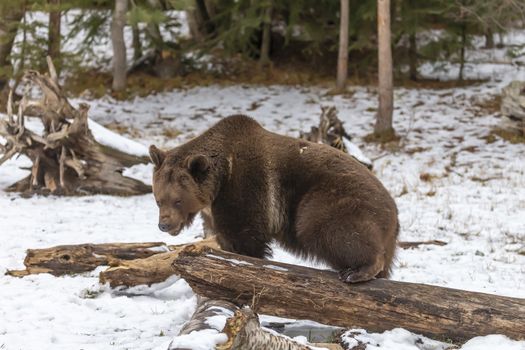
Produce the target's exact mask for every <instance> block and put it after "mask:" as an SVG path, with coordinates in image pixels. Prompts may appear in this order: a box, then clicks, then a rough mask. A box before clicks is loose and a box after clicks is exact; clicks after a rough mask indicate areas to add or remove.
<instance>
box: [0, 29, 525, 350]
mask: <svg viewBox="0 0 525 350" xmlns="http://www.w3.org/2000/svg"><path fill="white" fill-rule="evenodd" d="M518 34H520V35H518ZM518 34H516V33H513V35H514V36H515V37H516V38H517V39H516V40H518V39H519V40H522V39H523V38H525V35H524V33H523V32H522V33H518ZM494 55H495V56H498V55H497V54H494ZM494 55H491V54H489V53H487V54H486V57H491V59H490V60H487V61H490V62H491V63H486V64H485V63H483V61H478V60H474V59H473V60H472V62H473V63H472V64H470V65H469V66H468V67H469V68H468V69H467V70H466V74H467V75H468V76H470V77H475V78H479V77H484V78H490V80H489V81H488V82H485V83H482V84H478V85H474V86H469V87H465V88H457V89H441V90H427V89H419V90H416V89H405V88H398V89H396V90H395V111H394V127H395V129H396V131H397V133H398V134H399V135H400V136H401V138H402V139H401V142H400V144H399V145H398V146H396V147H392V148H389V149H382V148H380V147H379V146H377V145H373V144H367V143H364V142H363V141H362V139H363V137H364V136H365V135H366V134H368V133H369V132H370V131H371V130H372V127H373V123H374V117H375V108H376V105H377V94H376V91H375V89H374V88H373V87H362V86H360V87H351V88H350V89H349V91H350V92H349V93H348V94H345V95H341V96H329V95H326V92H327V91H328V87H322V86H314V87H305V86H296V87H291V86H268V87H261V86H231V87H219V86H210V87H202V88H192V89H184V90H175V91H172V92H169V93H162V94H157V95H154V96H149V97H146V98H137V99H135V100H133V101H124V102H121V101H115V100H113V99H111V98H109V97H106V98H102V99H99V100H91V101H86V102H88V103H89V104H90V105H91V110H90V116H91V118H92V119H94V120H95V121H96V122H98V123H100V124H102V125H108V124H110V125H112V126H115V125H118V126H119V129H120V130H124V136H127V137H130V138H133V139H134V140H135V141H137V142H138V143H140V144H142V145H143V146H144V147H146V146H148V145H149V144H152V143H154V144H157V145H158V146H160V147H164V148H170V147H174V146H177V145H179V144H181V143H183V142H185V141H186V140H188V139H190V138H192V137H194V136H196V135H198V134H199V133H201V132H202V131H204V130H205V129H206V128H208V127H209V126H211V125H213V124H214V123H215V122H216V121H218V120H220V119H221V118H223V117H225V116H227V115H229V114H233V113H246V114H248V115H251V116H253V117H254V118H256V119H257V120H258V121H259V122H260V123H261V124H263V125H264V126H265V127H266V128H268V129H270V130H272V131H276V132H279V133H283V134H288V135H291V136H298V134H299V131H300V130H304V131H305V130H308V129H309V128H310V126H312V125H316V124H317V123H318V118H319V114H320V106H321V105H333V106H336V107H337V108H338V110H339V117H340V118H341V119H342V120H343V121H344V122H345V127H346V128H347V130H348V131H349V132H350V134H351V135H352V136H354V141H355V142H356V143H357V144H359V145H360V147H361V148H362V150H363V151H364V152H365V154H366V155H367V156H369V157H370V158H372V159H374V172H375V174H376V175H377V176H378V177H379V179H380V180H381V181H382V182H383V183H384V184H385V186H386V187H387V189H389V191H390V192H391V194H392V195H393V196H394V197H395V199H396V202H397V205H398V207H399V212H400V214H399V216H400V221H401V236H400V239H401V240H404V241H406V240H430V239H438V240H442V241H445V242H447V243H448V244H447V245H446V246H421V247H419V248H416V249H411V250H399V251H398V254H397V260H396V263H395V268H394V273H393V277H392V278H393V279H395V280H399V281H408V282H416V283H427V284H432V285H439V286H446V287H452V288H459V289H464V290H470V291H478V292H484V293H494V294H499V295H505V296H512V297H518V298H525V145H524V144H510V143H509V142H506V141H505V140H502V139H499V138H496V140H495V141H494V142H488V141H487V136H488V135H489V134H490V132H491V130H492V128H493V127H494V126H496V125H497V124H498V123H499V122H500V118H499V116H498V115H494V114H490V113H489V112H487V111H486V110H483V109H482V108H481V107H479V103H481V102H483V101H486V100H490V99H491V98H493V97H494V96H495V95H497V94H499V93H500V90H501V88H502V87H503V86H505V85H506V84H507V83H508V82H509V81H510V80H511V79H521V80H525V69H524V68H523V67H522V68H519V67H518V66H515V65H512V63H511V62H502V63H497V64H495V63H494V62H493V59H492V58H493V57H494ZM471 57H474V55H473V56H471ZM476 57H478V58H479V59H480V60H481V58H483V57H484V56H483V55H478V56H476ZM498 57H499V56H498ZM422 72H423V73H424V74H425V75H427V76H435V75H436V74H437V73H435V72H434V71H433V70H432V69H431V67H429V66H423V67H422ZM451 74H452V73H451ZM443 76H445V77H446V76H447V74H444V75H443ZM72 102H73V103H74V104H77V103H79V102H82V100H79V99H73V100H72ZM100 130H103V129H100ZM103 132H104V131H100V132H99V134H100V135H101V137H105V138H106V139H107V138H108V137H107V136H108V134H106V135H104V134H103ZM173 135H178V136H176V137H174V136H173ZM109 138H110V139H113V138H112V136H111V134H109ZM113 140H114V139H113ZM133 147H135V149H136V150H137V152H141V150H143V149H144V148H141V147H140V145H137V144H134V145H133ZM27 165H28V160H27V159H24V158H19V159H16V160H11V161H9V162H7V163H5V164H4V165H2V166H0V189H4V188H5V187H7V186H8V185H10V184H11V183H13V182H15V181H17V180H18V179H21V178H22V177H24V176H26V174H27V171H26V170H22V169H20V167H23V166H27ZM151 172H152V168H151V166H137V167H134V168H132V169H128V170H127V173H128V174H130V175H132V176H134V177H137V178H140V179H143V180H144V181H147V182H149V181H151ZM0 208H1V210H0V232H1V233H0V236H1V238H2V243H1V244H0V268H1V269H2V272H3V271H5V270H6V269H21V268H23V259H24V256H25V250H26V249H27V248H42V247H49V246H53V245H58V244H75V243H85V242H92V243H105V242H119V241H121V242H144V241H165V242H167V243H169V244H176V243H185V242H191V241H195V240H198V239H200V234H201V222H200V220H197V221H196V222H195V224H194V225H193V226H192V227H191V228H190V229H188V230H186V231H184V232H183V233H181V235H179V236H177V237H171V236H169V235H167V234H164V233H162V232H160V231H159V230H158V229H157V215H158V213H157V208H156V205H155V201H154V200H153V196H152V195H151V194H150V195H144V196H136V197H131V198H120V197H110V196H89V197H81V198H60V197H53V196H50V197H41V196H34V197H32V198H22V197H21V196H19V195H18V194H13V193H6V192H4V191H3V190H0ZM274 259H275V260H278V261H284V262H292V263H299V264H308V263H309V262H305V261H301V260H299V259H296V258H294V257H292V256H290V255H289V254H287V253H286V252H284V251H282V250H281V249H279V248H278V247H276V250H275V255H274ZM195 303H196V297H195V295H194V294H193V293H192V291H191V289H190V288H189V286H188V285H187V284H186V283H185V282H184V281H183V280H174V281H173V284H171V285H169V286H167V287H165V288H152V289H149V290H148V291H146V292H144V293H143V295H135V296H131V295H118V294H116V293H113V292H112V291H111V290H110V289H109V288H107V287H105V286H100V285H99V284H98V270H97V271H94V272H92V273H86V274H82V275H78V276H73V277H58V278H57V277H53V276H51V275H47V274H42V275H31V276H28V277H25V278H23V279H19V278H13V277H8V276H5V275H3V273H2V274H1V275H0V349H2V350H3V349H9V350H13V349H36V348H38V349H54V350H59V349H68V350H69V349H167V347H168V345H169V343H170V342H171V340H172V339H173V338H174V337H175V336H176V335H177V334H178V332H179V330H180V328H181V327H182V325H183V324H184V322H185V321H187V320H188V319H189V317H190V316H191V314H192V312H193V310H194V308H195ZM524 312H525V310H524ZM263 320H265V318H264V317H263ZM523 328H524V332H525V325H523ZM196 338H197V339H198V342H195V343H193V345H195V347H194V348H195V349H208V348H210V347H209V346H211V345H208V347H207V346H206V344H213V343H214V342H215V340H218V339H221V338H222V337H221V335H219V334H209V336H208V337H205V336H203V335H200V336H199V337H194V338H193V339H190V340H191V341H195V339H196ZM417 338H418V337H417V336H415V335H413V334H410V333H408V332H406V331H405V330H402V329H395V330H392V331H388V332H385V333H383V334H366V333H363V334H362V335H361V336H360V339H361V340H363V341H364V342H367V343H368V344H369V345H368V346H367V348H366V349H367V350H370V349H384V350H417V349H443V345H442V344H440V343H433V342H431V341H425V342H424V343H425V345H422V344H418V343H416V340H417ZM186 340H188V339H186ZM299 340H301V339H299ZM423 346H424V347H423ZM462 349H463V350H485V349H502V350H524V349H525V342H524V341H522V342H517V341H510V340H508V339H506V338H504V337H502V336H489V337H478V338H475V339H472V340H471V341H469V342H468V343H467V344H465V345H464V346H463V348H462Z"/></svg>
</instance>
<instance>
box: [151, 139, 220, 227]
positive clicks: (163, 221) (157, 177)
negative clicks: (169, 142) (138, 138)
mask: <svg viewBox="0 0 525 350" xmlns="http://www.w3.org/2000/svg"><path fill="white" fill-rule="evenodd" d="M149 153H150V157H151V160H152V161H153V164H154V165H155V170H154V171H153V195H154V196H155V200H156V202H157V205H158V207H159V211H160V212H159V229H160V230H161V231H164V232H168V233H169V234H171V235H174V236H175V235H177V234H179V232H180V231H181V230H182V229H183V228H185V227H188V226H189V225H190V224H191V223H192V221H193V219H194V218H195V216H196V215H197V213H198V212H200V211H201V210H202V209H204V208H206V207H208V206H209V205H210V204H211V201H212V195H211V193H210V191H209V188H210V179H209V177H210V176H209V172H210V161H209V158H208V157H207V156H205V155H202V154H185V153H186V152H181V151H178V150H177V149H174V150H171V151H168V152H165V151H161V150H160V149H158V148H157V147H155V146H150V148H149Z"/></svg>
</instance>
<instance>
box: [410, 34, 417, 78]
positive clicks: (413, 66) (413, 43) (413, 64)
mask: <svg viewBox="0 0 525 350" xmlns="http://www.w3.org/2000/svg"><path fill="white" fill-rule="evenodd" d="M408 42H409V44H408V45H409V46H408V65H409V75H410V80H412V81H417V40H416V33H415V32H412V33H410V35H409V37H408Z"/></svg>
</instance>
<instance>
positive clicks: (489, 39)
mask: <svg viewBox="0 0 525 350" xmlns="http://www.w3.org/2000/svg"><path fill="white" fill-rule="evenodd" d="M485 48H486V49H493V48H494V32H493V31H492V29H490V28H487V30H486V31H485Z"/></svg>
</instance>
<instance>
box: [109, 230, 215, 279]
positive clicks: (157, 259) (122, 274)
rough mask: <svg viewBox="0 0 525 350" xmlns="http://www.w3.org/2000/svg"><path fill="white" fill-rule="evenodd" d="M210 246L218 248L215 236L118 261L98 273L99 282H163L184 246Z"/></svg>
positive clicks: (171, 272)
mask: <svg viewBox="0 0 525 350" xmlns="http://www.w3.org/2000/svg"><path fill="white" fill-rule="evenodd" d="M190 246H191V247H196V248H197V247H212V248H216V249H219V245H218V244H217V241H216V239H215V236H212V237H210V238H207V239H204V240H202V241H199V242H196V243H191V244H183V245H180V246H170V247H169V249H170V252H167V253H160V254H155V255H152V256H150V257H148V258H145V259H136V260H129V261H120V262H119V263H118V264H116V265H114V266H112V267H110V268H108V269H107V270H105V271H102V272H101V273H100V276H99V278H100V283H102V284H105V283H109V285H110V287H112V288H117V287H135V286H139V285H148V286H151V285H152V284H155V283H160V282H164V281H165V280H167V279H168V278H169V277H171V276H173V275H175V270H174V268H173V261H174V260H175V259H176V258H177V256H178V254H179V252H180V251H182V250H183V249H184V248H186V247H190Z"/></svg>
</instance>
